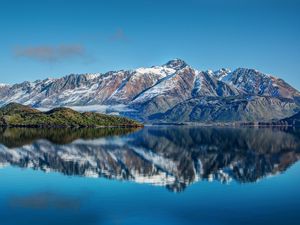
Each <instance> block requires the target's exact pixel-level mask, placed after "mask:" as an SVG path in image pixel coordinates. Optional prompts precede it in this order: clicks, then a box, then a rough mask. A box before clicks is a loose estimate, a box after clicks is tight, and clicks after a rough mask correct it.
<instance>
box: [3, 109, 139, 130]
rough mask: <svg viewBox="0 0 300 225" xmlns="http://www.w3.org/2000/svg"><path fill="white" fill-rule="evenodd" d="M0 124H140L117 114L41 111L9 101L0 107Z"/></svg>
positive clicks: (111, 125) (22, 125)
mask: <svg viewBox="0 0 300 225" xmlns="http://www.w3.org/2000/svg"><path fill="white" fill-rule="evenodd" d="M0 126H9V127H140V126H142V124H140V123H138V122H136V121H134V120H131V119H127V118H124V117H119V116H111V115H105V114H100V113H93V112H85V113H80V112H77V111H74V110H72V109H69V108H54V109H52V110H50V111H48V112H41V111H39V110H36V109H33V108H31V107H29V106H24V105H21V104H18V103H9V104H7V105H5V106H3V107H2V108H0Z"/></svg>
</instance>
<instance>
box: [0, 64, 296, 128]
mask: <svg viewBox="0 0 300 225" xmlns="http://www.w3.org/2000/svg"><path fill="white" fill-rule="evenodd" d="M241 96H244V99H243V100H245V101H248V102H249V104H250V105H251V104H252V103H253V99H256V100H257V101H260V102H259V103H257V104H259V105H261V106H263V105H264V104H267V105H266V107H265V108H266V109H268V110H270V111H271V112H272V111H273V112H274V115H275V116H274V117H272V115H270V114H268V115H266V116H265V117H264V116H259V114H260V112H258V111H255V110H254V111H253V112H252V111H251V112H247V111H244V110H245V106H244V105H243V104H242V105H241V106H239V107H234V105H236V102H238V101H240V99H241ZM260 97H261V98H260ZM269 97H271V98H273V99H274V101H268V100H267V99H268V98H269ZM201 98H202V99H205V98H216V99H215V104H214V105H215V107H218V105H220V104H221V105H222V101H223V100H224V99H226V98H227V100H228V101H230V100H232V99H235V100H232V104H231V105H230V108H232V110H235V111H234V113H237V114H241V115H242V114H243V113H245V112H246V113H248V114H249V116H241V117H240V118H241V119H242V120H246V121H252V120H254V121H256V120H258V119H262V120H267V121H269V120H271V119H283V118H286V117H290V116H292V115H293V114H295V113H297V112H298V111H300V93H299V91H297V90H296V89H295V88H293V87H292V86H291V85H289V84H288V83H286V82H285V81H284V80H282V79H280V78H275V77H274V76H272V75H268V74H264V73H262V72H259V71H258V70H255V69H247V68H237V69H235V70H233V71H231V70H229V69H225V68H221V69H220V70H217V71H211V70H207V71H200V70H196V69H194V68H192V67H191V66H189V65H188V64H187V63H186V62H185V61H183V60H181V59H173V60H170V61H169V62H167V63H165V64H163V65H161V66H152V67H148V68H145V67H140V68H137V69H134V70H118V71H110V72H107V73H94V74H92V73H87V74H70V75H68V76H64V77H62V78H47V79H44V80H37V81H34V82H28V81H27V82H26V81H25V82H23V83H20V84H14V85H10V86H0V105H4V104H7V103H10V102H18V103H21V104H25V105H30V106H33V107H35V108H48V109H50V108H54V107H61V106H65V107H77V109H80V107H83V106H84V107H85V106H95V105H97V106H101V107H99V108H102V109H101V110H102V111H101V110H100V112H102V113H113V114H120V115H122V116H128V117H131V118H133V119H138V120H140V121H143V122H151V120H152V119H151V118H154V117H155V116H154V115H157V114H164V113H165V114H166V113H170V110H171V109H172V108H174V107H176V106H177V105H180V104H185V105H186V106H188V105H189V101H191V99H194V100H195V101H196V99H201ZM251 99H252V100H251ZM274 102H276V104H274ZM212 105H213V104H212V103H211V106H212ZM199 107H204V108H203V110H204V111H205V110H206V111H207V109H206V108H205V107H207V106H206V105H203V104H202V105H201V104H200V105H199ZM199 107H198V108H199ZM189 110H192V108H189ZM216 110H217V108H216ZM260 110H261V109H260ZM221 111H222V108H221ZM173 112H175V111H173ZM173 117H174V118H175V117H180V115H174V116H173ZM224 117H226V118H227V119H226V121H235V120H236V119H237V118H236V117H234V116H232V117H230V116H224V115H221V117H219V118H224ZM161 118H163V117H161ZM190 120H192V121H198V122H203V121H207V120H209V121H218V119H217V118H207V117H202V116H198V117H193V118H192V119H189V118H187V121H185V122H189V121H190ZM173 122H176V121H173Z"/></svg>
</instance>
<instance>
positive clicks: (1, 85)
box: [0, 83, 10, 88]
mask: <svg viewBox="0 0 300 225" xmlns="http://www.w3.org/2000/svg"><path fill="white" fill-rule="evenodd" d="M8 86H10V85H9V84H4V83H0V88H2V87H8Z"/></svg>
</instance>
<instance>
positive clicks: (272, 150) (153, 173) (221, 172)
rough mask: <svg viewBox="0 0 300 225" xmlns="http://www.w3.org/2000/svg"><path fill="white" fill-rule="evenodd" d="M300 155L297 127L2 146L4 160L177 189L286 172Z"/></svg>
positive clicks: (190, 130)
mask: <svg viewBox="0 0 300 225" xmlns="http://www.w3.org/2000/svg"><path fill="white" fill-rule="evenodd" d="M23 137H24V136H23ZM57 137H59V135H58V136H57ZM24 138H25V137H24ZM1 140H3V138H2V139H1ZM6 140H7V139H6ZM11 141H12V142H13V139H11ZM6 145H8V144H7V143H6ZM0 146H1V145H0ZM299 159H300V135H299V131H297V130H272V129H244V128H241V129H230V128H199V127H176V126H175V127H172V126H171V127H146V128H144V129H141V130H139V131H137V132H134V133H130V134H127V135H123V136H112V137H104V138H98V139H93V140H83V139H82V138H80V139H77V140H74V141H72V142H71V143H69V144H63V145H61V144H53V143H52V142H50V141H48V140H36V141H34V142H32V143H31V144H28V145H24V146H22V147H18V148H10V149H8V148H7V147H5V146H3V145H2V146H1V147H0V162H1V164H11V165H15V166H19V167H30V168H34V169H41V170H44V171H58V172H61V173H63V174H66V175H79V176H92V177H106V178H109V179H120V180H131V181H134V182H137V183H149V184H153V185H160V186H165V187H167V188H168V189H169V190H172V191H182V190H184V188H185V187H187V186H188V185H190V184H192V183H194V182H197V181H200V180H203V179H204V180H209V181H211V180H217V181H220V182H225V183H227V182H230V181H232V180H235V181H236V182H239V183H248V182H255V181H257V180H259V179H262V178H263V177H266V176H269V175H274V174H278V173H281V172H283V171H285V170H286V169H287V168H289V167H290V166H291V165H292V164H293V163H295V162H296V161H298V160H299Z"/></svg>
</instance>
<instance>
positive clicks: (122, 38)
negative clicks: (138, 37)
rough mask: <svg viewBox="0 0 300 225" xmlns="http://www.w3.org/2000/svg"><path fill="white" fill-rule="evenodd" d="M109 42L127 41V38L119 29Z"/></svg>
mask: <svg viewBox="0 0 300 225" xmlns="http://www.w3.org/2000/svg"><path fill="white" fill-rule="evenodd" d="M110 41H112V42H115V41H128V38H127V36H126V34H125V32H124V30H123V29H121V28H119V29H118V30H116V32H115V33H114V34H113V35H112V36H111V37H110Z"/></svg>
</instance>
